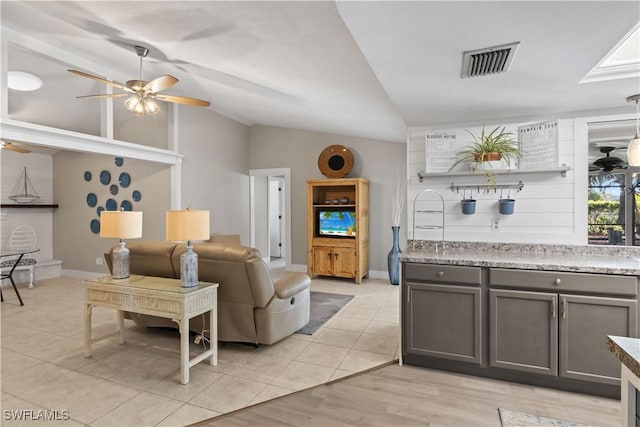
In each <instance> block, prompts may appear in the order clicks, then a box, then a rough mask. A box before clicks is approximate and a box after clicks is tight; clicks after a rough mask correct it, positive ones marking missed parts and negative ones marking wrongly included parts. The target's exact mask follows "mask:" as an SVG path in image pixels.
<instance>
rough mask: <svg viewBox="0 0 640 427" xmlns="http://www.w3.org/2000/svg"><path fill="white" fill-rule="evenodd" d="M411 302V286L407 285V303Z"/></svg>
mask: <svg viewBox="0 0 640 427" xmlns="http://www.w3.org/2000/svg"><path fill="white" fill-rule="evenodd" d="M410 302H411V286H407V304H409V303H410Z"/></svg>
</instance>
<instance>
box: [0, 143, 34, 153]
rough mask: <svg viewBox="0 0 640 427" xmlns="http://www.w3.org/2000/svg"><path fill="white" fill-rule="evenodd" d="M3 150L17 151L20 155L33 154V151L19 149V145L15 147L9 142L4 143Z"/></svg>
mask: <svg viewBox="0 0 640 427" xmlns="http://www.w3.org/2000/svg"><path fill="white" fill-rule="evenodd" d="M2 148H3V149H5V150H11V151H15V152H16V153H20V154H27V153H30V152H31V150H27V149H26V148H22V147H18V146H17V145H14V144H13V143H11V142H8V141H2Z"/></svg>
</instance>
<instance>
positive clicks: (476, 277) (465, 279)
mask: <svg viewBox="0 0 640 427" xmlns="http://www.w3.org/2000/svg"><path fill="white" fill-rule="evenodd" d="M404 277H405V279H406V280H417V281H427V282H443V283H467V284H470V285H480V284H481V283H482V268H481V267H460V266H454V265H434V264H416V263H405V267H404Z"/></svg>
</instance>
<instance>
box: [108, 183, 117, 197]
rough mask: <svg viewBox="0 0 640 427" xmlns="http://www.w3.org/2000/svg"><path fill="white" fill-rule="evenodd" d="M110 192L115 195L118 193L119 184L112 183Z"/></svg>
mask: <svg viewBox="0 0 640 427" xmlns="http://www.w3.org/2000/svg"><path fill="white" fill-rule="evenodd" d="M109 192H110V193H111V194H113V195H114V196H115V195H116V194H118V186H117V185H115V184H111V187H109Z"/></svg>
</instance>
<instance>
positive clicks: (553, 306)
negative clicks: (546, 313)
mask: <svg viewBox="0 0 640 427" xmlns="http://www.w3.org/2000/svg"><path fill="white" fill-rule="evenodd" d="M551 318H552V319H555V318H556V297H551Z"/></svg>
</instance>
